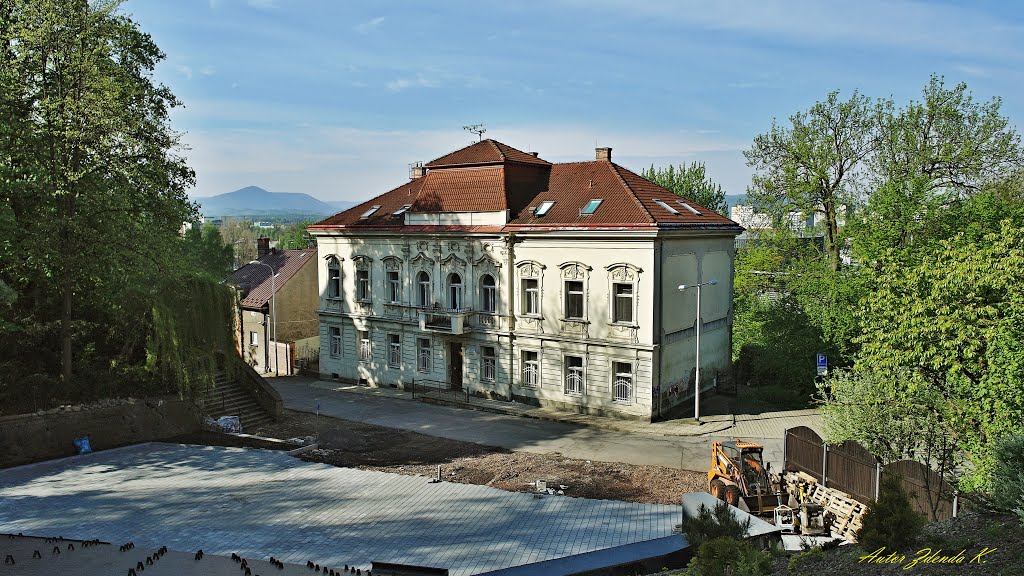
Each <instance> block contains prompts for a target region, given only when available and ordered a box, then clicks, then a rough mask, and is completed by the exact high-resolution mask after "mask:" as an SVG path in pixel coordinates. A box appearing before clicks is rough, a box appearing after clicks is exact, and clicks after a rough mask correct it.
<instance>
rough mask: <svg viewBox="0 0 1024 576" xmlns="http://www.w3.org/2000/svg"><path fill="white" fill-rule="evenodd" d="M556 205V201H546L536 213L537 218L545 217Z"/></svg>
mask: <svg viewBox="0 0 1024 576" xmlns="http://www.w3.org/2000/svg"><path fill="white" fill-rule="evenodd" d="M554 205H555V202H554V200H545V201H543V202H541V203H540V206H538V207H537V211H536V212H534V214H535V215H536V216H543V215H545V214H547V213H548V210H551V207H552V206H554Z"/></svg>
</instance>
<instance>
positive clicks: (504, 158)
mask: <svg viewBox="0 0 1024 576" xmlns="http://www.w3.org/2000/svg"><path fill="white" fill-rule="evenodd" d="M486 142H487V143H488V144H490V145H491V147H492V148H494V151H495V152H497V153H498V157H499V158H501V161H502V162H507V161H508V156H505V153H504V152H502V151H501V146H498V143H497V142H496V141H495V140H494V139H493V138H488V139H487V140H486Z"/></svg>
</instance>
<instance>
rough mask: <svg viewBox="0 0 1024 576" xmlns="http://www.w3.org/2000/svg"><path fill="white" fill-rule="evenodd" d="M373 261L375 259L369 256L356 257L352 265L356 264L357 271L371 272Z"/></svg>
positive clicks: (353, 258)
mask: <svg viewBox="0 0 1024 576" xmlns="http://www.w3.org/2000/svg"><path fill="white" fill-rule="evenodd" d="M372 261H373V259H372V258H370V257H369V256H362V255H356V256H353V257H352V263H353V264H355V266H356V270H369V269H370V263H371V262H372Z"/></svg>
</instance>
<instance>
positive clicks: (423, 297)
mask: <svg viewBox="0 0 1024 576" xmlns="http://www.w3.org/2000/svg"><path fill="white" fill-rule="evenodd" d="M416 305H417V306H424V307H425V306H430V274H427V273H426V272H424V271H422V270H421V271H420V273H419V274H417V275H416Z"/></svg>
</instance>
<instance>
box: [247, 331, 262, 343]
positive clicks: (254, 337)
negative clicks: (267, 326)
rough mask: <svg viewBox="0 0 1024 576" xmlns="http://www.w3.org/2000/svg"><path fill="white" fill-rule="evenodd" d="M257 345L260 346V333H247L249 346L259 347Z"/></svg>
mask: <svg viewBox="0 0 1024 576" xmlns="http://www.w3.org/2000/svg"><path fill="white" fill-rule="evenodd" d="M259 345H260V333H259V332H249V346H259Z"/></svg>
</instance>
